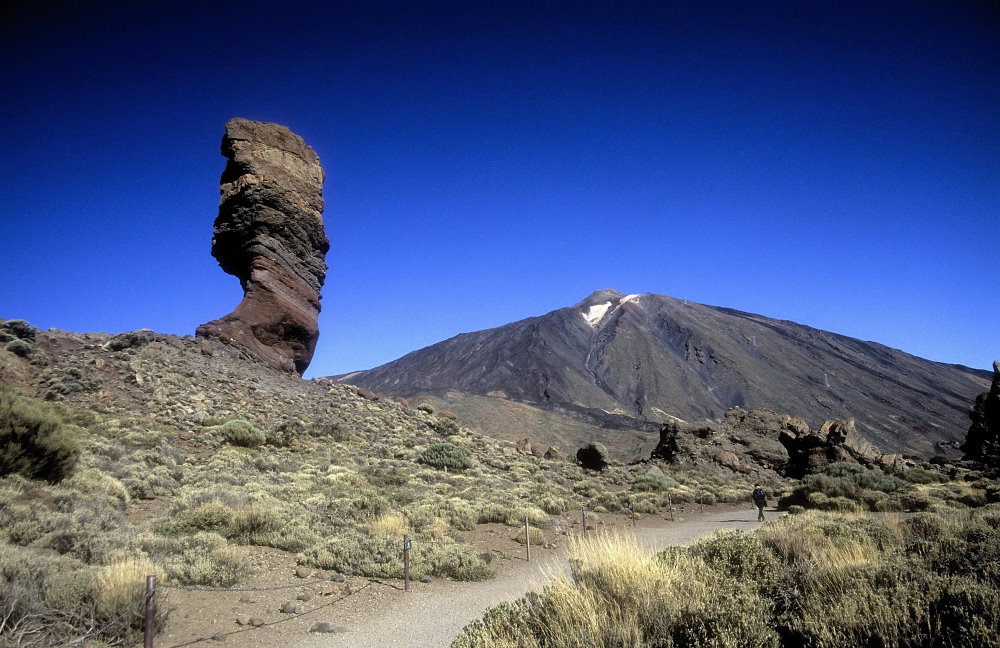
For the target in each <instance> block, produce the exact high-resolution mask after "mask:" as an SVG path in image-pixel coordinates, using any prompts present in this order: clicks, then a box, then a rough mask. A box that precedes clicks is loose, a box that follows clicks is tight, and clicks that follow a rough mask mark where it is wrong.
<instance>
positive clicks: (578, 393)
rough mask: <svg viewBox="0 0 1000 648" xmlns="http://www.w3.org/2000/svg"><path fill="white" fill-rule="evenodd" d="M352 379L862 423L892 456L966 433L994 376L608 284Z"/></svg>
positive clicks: (612, 424)
mask: <svg viewBox="0 0 1000 648" xmlns="http://www.w3.org/2000/svg"><path fill="white" fill-rule="evenodd" d="M344 380H345V381H349V382H350V383H352V384H356V385H358V386H362V387H365V388H367V389H370V390H373V391H381V392H384V393H386V394H390V395H393V396H403V397H406V398H413V397H418V396H428V395H436V396H442V397H443V396H445V395H449V396H450V397H452V398H454V397H455V396H457V395H461V394H464V395H469V396H477V397H491V398H502V399H508V400H510V401H516V402H519V403H523V404H525V405H529V406H531V407H534V408H538V409H541V410H547V411H549V412H552V413H556V414H560V415H564V416H569V417H571V418H574V419H577V420H579V421H583V422H586V423H588V424H590V425H594V426H597V427H600V428H613V429H623V430H639V431H645V432H646V433H649V432H650V431H652V430H654V429H658V427H659V425H660V424H661V423H662V422H664V421H667V420H682V421H703V420H706V419H708V420H718V419H719V418H721V417H722V416H723V414H725V412H726V411H727V410H728V409H729V408H732V407H741V408H745V409H753V408H759V407H766V408H770V409H773V410H774V411H776V412H781V413H789V414H792V415H794V416H800V417H802V418H804V419H805V420H806V421H808V423H809V424H810V425H813V426H816V427H818V426H819V425H821V424H822V423H823V421H825V420H830V419H846V418H854V419H856V421H857V422H858V427H859V430H861V431H863V433H864V434H865V435H866V436H867V437H868V438H869V439H871V440H872V441H874V442H876V443H877V444H879V445H880V446H881V447H882V448H884V449H886V450H887V451H895V452H906V453H911V454H917V455H925V456H927V455H932V454H935V453H937V452H940V451H941V447H942V446H945V447H948V448H951V447H954V446H955V445H956V444H957V443H958V442H960V441H961V439H962V438H964V434H965V430H966V428H967V427H968V423H967V420H968V411H969V407H970V403H972V402H973V400H974V399H975V396H976V394H978V393H979V392H981V391H983V389H984V388H986V387H988V385H989V374H988V372H984V371H976V370H973V369H969V368H967V367H962V366H959V365H948V364H943V363H938V362H932V361H930V360H925V359H922V358H918V357H915V356H912V355H909V354H907V353H904V352H902V351H899V350H896V349H891V348H889V347H886V346H883V345H881V344H877V343H875V342H864V341H861V340H857V339H854V338H850V337H846V336H843V335H837V334H835V333H830V332H827V331H821V330H817V329H813V328H810V327H808V326H803V325H800V324H796V323H794V322H789V321H779V320H774V319H770V318H767V317H763V316H761V315H755V314H752V313H745V312H741V311H737V310H732V309H728V308H720V307H715V306H706V305H703V304H696V303H693V302H688V301H685V300H680V299H675V298H673V297H668V296H665V295H655V294H644V295H625V294H622V293H620V292H618V291H615V290H610V289H608V290H598V291H596V292H594V293H593V294H591V295H590V296H589V297H587V298H586V299H584V300H583V301H581V302H579V303H577V304H575V305H574V306H571V307H569V308H560V309H558V310H555V311H552V312H550V313H548V314H545V315H542V316H539V317H532V318H528V319H525V320H521V321H518V322H514V323H512V324H507V325H505V326H500V327H498V328H494V329H489V330H485V331H478V332H474V333H463V334H461V335H457V336H455V337H453V338H451V339H448V340H445V341H443V342H440V343H438V344H434V345H432V346H429V347H426V348H424V349H421V350H419V351H414V352H413V353H410V354H408V355H406V356H404V357H402V358H399V359H398V360H395V361H393V362H390V363H388V364H385V365H382V366H380V367H377V368H375V369H371V370H368V371H362V372H358V373H354V374H351V375H350V376H348V377H345V378H344ZM508 434H511V433H508ZM515 434H516V433H515Z"/></svg>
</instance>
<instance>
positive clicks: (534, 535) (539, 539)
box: [514, 526, 545, 547]
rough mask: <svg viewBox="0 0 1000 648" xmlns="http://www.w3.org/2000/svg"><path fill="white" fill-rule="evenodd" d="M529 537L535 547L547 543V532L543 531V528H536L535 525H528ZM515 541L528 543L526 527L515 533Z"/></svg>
mask: <svg viewBox="0 0 1000 648" xmlns="http://www.w3.org/2000/svg"><path fill="white" fill-rule="evenodd" d="M528 538H529V539H530V540H531V544H532V546H534V547H538V546H541V545H543V544H545V534H544V533H542V530H541V529H536V528H535V527H533V526H529V527H528ZM514 542H516V543H518V544H526V542H525V537H524V528H522V529H521V530H520V531H518V532H517V534H515V535H514Z"/></svg>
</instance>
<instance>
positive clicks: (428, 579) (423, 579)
mask: <svg viewBox="0 0 1000 648" xmlns="http://www.w3.org/2000/svg"><path fill="white" fill-rule="evenodd" d="M431 580H432V579H431V577H430V576H421V577H420V582H421V583H427V584H430V582H431Z"/></svg>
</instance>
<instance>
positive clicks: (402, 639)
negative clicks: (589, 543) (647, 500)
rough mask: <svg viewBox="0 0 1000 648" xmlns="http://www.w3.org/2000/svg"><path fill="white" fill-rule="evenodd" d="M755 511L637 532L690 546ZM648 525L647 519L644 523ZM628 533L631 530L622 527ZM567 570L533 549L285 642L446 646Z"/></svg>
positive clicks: (656, 542) (651, 540) (649, 541)
mask: <svg viewBox="0 0 1000 648" xmlns="http://www.w3.org/2000/svg"><path fill="white" fill-rule="evenodd" d="M756 519H757V511H756V510H747V509H742V510H735V511H732V510H730V511H713V512H711V513H708V512H706V513H704V514H697V515H693V516H690V517H688V518H687V519H686V520H684V521H680V522H666V521H663V520H661V519H658V518H657V519H653V520H651V523H653V524H655V526H646V525H642V526H639V527H637V528H636V529H635V533H636V536H637V537H638V538H639V539H640V541H641V542H642V543H643V544H644V545H645V546H647V547H648V548H650V549H651V550H657V549H662V548H664V547H667V546H670V545H679V544H689V543H691V542H693V541H695V540H697V539H698V538H700V537H702V536H705V535H707V534H710V533H711V532H713V531H715V530H716V529H744V530H749V529H753V528H755V527H756V526H758V524H759V523H758V522H757V521H756ZM646 524H649V523H646ZM623 531H624V532H626V533H631V532H632V529H631V528H628V527H626V528H625V529H623ZM566 569H568V564H567V561H566V554H565V552H564V550H563V548H562V547H559V548H557V549H550V550H545V549H537V550H535V551H534V552H533V554H532V561H531V562H530V563H529V562H526V561H525V560H524V559H523V558H522V559H520V560H511V561H508V564H507V565H505V566H501V571H500V573H499V574H498V576H497V578H495V579H493V580H491V581H489V582H485V583H459V582H451V581H449V582H445V581H435V582H434V583H433V584H431V585H422V584H419V583H417V584H415V585H414V587H413V589H412V591H411V592H410V593H409V594H404V593H403V592H398V593H396V594H395V596H393V597H392V598H391V600H389V601H387V602H386V603H387V604H386V605H384V606H382V607H381V609H378V610H375V611H373V612H371V613H370V615H369V616H368V617H367V618H365V619H364V620H363V621H361V622H359V623H355V624H351V625H350V627H349V630H348V632H346V633H343V634H335V635H316V634H313V635H310V636H308V637H305V638H303V639H301V640H300V639H296V640H295V641H294V642H288V645H289V646H294V647H295V648H319V647H323V648H334V647H337V646H352V647H354V648H360V647H369V646H370V647H372V648H376V647H384V648H395V647H407V648H416V647H425V646H426V647H435V648H437V647H441V646H448V645H450V644H451V642H452V640H453V639H454V638H455V637H456V636H457V635H458V634H459V633H460V632H461V630H462V628H464V627H465V626H466V625H467V624H468V623H469V622H470V621H472V620H473V619H476V618H478V617H480V616H481V615H482V613H483V611H484V610H485V609H486V608H487V607H489V606H491V605H496V604H497V603H500V602H502V601H509V600H513V599H516V598H518V597H520V596H522V595H523V594H524V593H525V592H527V591H529V590H531V589H540V588H541V586H543V585H544V584H545V582H546V581H547V580H549V579H550V578H552V576H553V575H554V574H556V573H559V572H561V571H565V570H566Z"/></svg>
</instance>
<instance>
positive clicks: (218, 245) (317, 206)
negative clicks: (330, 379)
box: [197, 118, 330, 375]
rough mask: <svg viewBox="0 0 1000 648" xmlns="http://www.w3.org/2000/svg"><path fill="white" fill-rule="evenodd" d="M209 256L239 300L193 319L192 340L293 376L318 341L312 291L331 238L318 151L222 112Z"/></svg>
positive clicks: (285, 133) (278, 130) (280, 130)
mask: <svg viewBox="0 0 1000 648" xmlns="http://www.w3.org/2000/svg"><path fill="white" fill-rule="evenodd" d="M222 154H223V155H224V156H226V157H227V158H228V159H229V162H228V163H227V164H226V168H225V171H223V173H222V179H221V193H222V197H221V200H220V201H219V216H218V218H216V219H215V231H214V236H213V238H212V256H214V257H215V258H216V259H217V260H218V261H219V266H221V267H222V269H223V270H225V271H226V272H228V273H229V274H231V275H235V276H236V277H238V278H239V280H240V284H241V285H242V286H243V291H244V295H243V301H242V302H240V304H239V305H238V306H237V307H236V309H235V310H234V311H233V312H232V313H230V314H228V315H226V316H225V317H222V318H221V319H217V320H213V321H211V322H207V323H205V324H202V325H201V326H199V327H198V329H197V335H198V336H199V337H208V338H216V339H218V340H221V341H222V342H225V343H226V344H231V345H233V346H236V347H239V348H242V349H244V350H246V351H247V352H248V353H250V354H251V355H253V356H254V357H256V358H258V359H260V360H261V361H263V362H265V363H266V364H268V365H270V366H272V367H275V368H278V369H282V370H285V371H295V372H298V373H299V374H300V375H301V374H302V373H303V372H304V371H305V370H306V368H307V367H308V366H309V362H310V361H311V360H312V356H313V351H314V350H315V349H316V341H317V340H318V339H319V326H318V323H317V318H318V317H319V311H320V298H321V296H320V291H321V290H322V288H323V281H324V280H325V279H326V252H327V250H329V249H330V242H329V240H327V238H326V233H325V232H324V230H323V216H322V214H323V180H324V179H325V176H324V173H323V168H322V167H321V166H320V163H319V156H318V155H316V152H315V151H313V149H312V148H311V147H310V146H308V145H307V144H306V143H305V142H304V141H303V140H302V138H301V137H299V136H298V135H296V134H295V133H293V132H291V131H290V130H289V129H288V128H286V127H285V126H280V125H278V124H270V123H265V122H257V121H250V120H247V119H241V118H236V119H231V120H230V121H229V122H228V123H227V124H226V133H225V136H224V137H223V138H222Z"/></svg>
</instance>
